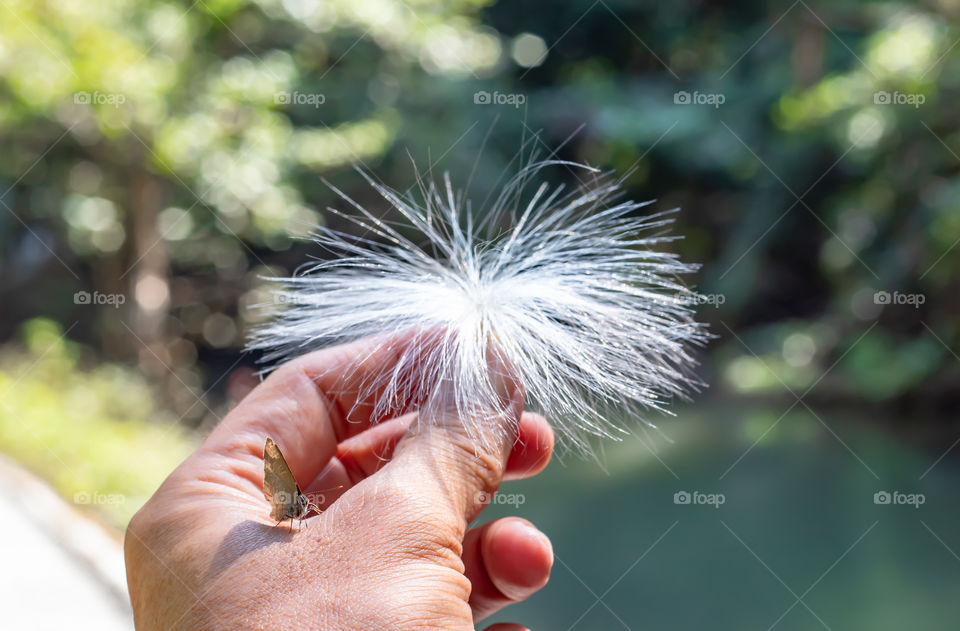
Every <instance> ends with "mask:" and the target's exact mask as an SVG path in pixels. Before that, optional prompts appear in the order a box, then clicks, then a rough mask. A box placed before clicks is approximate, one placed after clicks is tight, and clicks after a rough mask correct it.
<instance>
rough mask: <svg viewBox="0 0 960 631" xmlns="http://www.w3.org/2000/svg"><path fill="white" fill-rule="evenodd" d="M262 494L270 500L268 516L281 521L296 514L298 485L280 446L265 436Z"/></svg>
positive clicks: (297, 509) (297, 510) (298, 496)
mask: <svg viewBox="0 0 960 631" xmlns="http://www.w3.org/2000/svg"><path fill="white" fill-rule="evenodd" d="M263 495H264V497H266V498H267V499H268V500H270V505H271V510H270V517H271V518H273V519H275V520H277V521H282V520H284V519H290V518H291V517H296V516H297V515H298V513H299V512H300V511H299V507H298V501H299V498H300V487H299V486H298V485H297V480H296V478H294V477H293V472H291V471H290V467H289V466H288V465H287V461H286V460H285V459H284V457H283V454H282V453H280V447H278V446H277V443H275V442H273V439H271V438H269V437H268V438H267V442H266V443H265V444H264V445H263Z"/></svg>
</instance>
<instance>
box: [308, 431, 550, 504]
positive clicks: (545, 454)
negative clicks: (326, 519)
mask: <svg viewBox="0 0 960 631" xmlns="http://www.w3.org/2000/svg"><path fill="white" fill-rule="evenodd" d="M415 418H416V415H415V414H407V415H404V416H401V417H400V418H396V419H392V420H390V421H387V422H384V423H379V424H377V425H375V426H373V427H371V428H370V429H368V430H367V431H365V432H363V433H361V434H358V435H356V436H354V437H352V438H349V439H347V440H345V441H344V442H342V443H340V445H339V447H338V448H337V454H336V456H335V457H334V458H333V459H332V460H331V461H330V463H329V464H328V465H327V466H326V467H325V468H324V469H323V471H321V472H320V474H319V475H318V476H317V477H316V478H315V479H314V480H313V481H311V482H309V483H308V484H306V485H305V486H304V492H305V493H307V494H308V495H313V496H319V495H322V496H323V500H324V503H323V504H321V506H324V505H329V504H330V503H331V502H332V501H334V500H335V499H336V498H337V497H339V496H340V495H342V494H343V493H345V492H347V490H349V489H350V488H351V487H352V486H353V485H355V484H357V483H358V482H360V481H361V480H363V479H364V478H366V477H368V476H371V475H373V474H374V473H376V472H377V471H379V470H380V469H381V468H383V466H384V465H385V464H386V463H387V462H388V461H389V460H390V458H392V457H393V452H394V449H395V448H396V445H397V444H398V443H399V442H400V440H401V439H402V438H403V436H404V434H405V433H406V431H407V428H408V427H409V426H410V423H411V422H412V421H413V420H414V419H415ZM553 445H554V438H553V429H552V428H551V427H550V424H549V423H548V422H547V420H546V419H545V418H543V417H542V416H540V415H539V414H533V413H531V412H524V413H523V415H522V416H521V417H520V426H519V430H518V433H517V440H516V442H515V443H514V444H513V448H512V450H511V451H510V456H509V457H508V458H507V465H506V469H505V471H504V479H505V480H519V479H523V478H528V477H531V476H534V475H536V474H538V473H540V472H541V471H543V469H544V468H545V467H546V466H547V464H548V463H549V462H550V457H551V455H552V454H553Z"/></svg>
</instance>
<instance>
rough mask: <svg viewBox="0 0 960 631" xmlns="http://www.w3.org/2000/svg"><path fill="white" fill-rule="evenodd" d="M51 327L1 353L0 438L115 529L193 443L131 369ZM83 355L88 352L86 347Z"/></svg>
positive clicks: (45, 324) (35, 327)
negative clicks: (105, 360)
mask: <svg viewBox="0 0 960 631" xmlns="http://www.w3.org/2000/svg"><path fill="white" fill-rule="evenodd" d="M84 354H85V353H84V349H83V348H82V347H80V346H78V345H77V344H76V343H74V342H69V341H67V340H66V338H65V337H64V331H63V329H62V328H60V326H59V325H57V324H56V323H54V322H52V321H50V320H46V319H42V318H38V319H34V320H30V321H29V322H27V323H26V324H25V325H24V327H23V335H22V344H18V345H10V346H7V347H4V349H3V350H2V352H0V400H2V403H0V444H3V445H4V451H6V452H9V453H10V455H12V456H13V457H14V458H16V459H17V460H19V461H20V462H22V463H23V464H25V465H26V466H27V467H28V468H30V469H32V470H33V471H34V472H36V473H37V474H39V475H41V476H42V477H44V478H46V479H47V480H49V481H50V482H51V483H52V484H53V485H54V486H55V487H56V488H57V490H58V491H60V492H61V493H62V494H63V495H64V497H66V498H68V499H69V498H73V499H74V500H75V502H76V503H77V504H79V505H81V508H87V509H92V510H95V511H97V512H98V513H99V514H100V515H101V516H103V517H104V518H105V519H107V520H108V521H109V522H110V523H111V524H112V525H114V526H117V527H122V526H124V525H125V524H126V522H127V520H129V518H130V517H131V516H132V515H133V513H134V512H135V511H136V510H137V509H139V508H140V506H141V505H143V503H144V502H145V501H146V500H147V498H148V497H150V495H152V494H153V492H154V491H155V490H156V489H157V487H158V486H159V485H160V482H162V481H163V479H164V478H165V477H166V476H167V474H169V473H170V471H172V470H173V468H174V467H175V466H176V465H177V464H179V463H180V462H181V461H182V460H183V459H184V458H185V457H186V456H187V455H188V454H189V453H190V452H191V451H192V450H193V448H194V447H195V446H196V440H195V439H194V438H191V437H190V436H188V435H187V433H186V432H185V431H184V429H183V428H182V427H181V426H180V425H178V424H177V423H176V418H174V417H172V415H170V413H168V412H163V411H162V409H160V407H159V406H158V401H157V397H156V392H155V391H154V389H153V387H152V386H151V385H150V384H149V383H147V381H146V379H144V377H143V376H142V375H140V374H139V373H138V372H136V371H135V370H131V369H130V368H129V367H124V366H120V365H116V364H95V365H93V366H92V367H91V368H90V369H89V370H87V369H86V368H87V366H85V364H86V363H88V362H89V359H90V358H89V357H88V358H87V361H84V358H83V356H84ZM86 354H87V355H89V353H86Z"/></svg>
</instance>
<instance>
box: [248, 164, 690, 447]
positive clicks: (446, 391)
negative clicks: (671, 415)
mask: <svg viewBox="0 0 960 631" xmlns="http://www.w3.org/2000/svg"><path fill="white" fill-rule="evenodd" d="M557 164H562V165H567V166H570V167H574V168H578V169H584V170H585V171H586V172H587V173H589V174H590V176H591V182H590V184H589V185H588V186H585V187H584V188H583V189H581V190H579V191H574V192H571V193H564V191H563V187H562V186H560V187H555V188H550V187H549V186H548V185H547V184H542V185H540V186H539V187H538V188H536V189H535V191H534V192H533V193H532V194H529V195H525V194H524V189H525V188H526V184H527V183H528V181H529V179H530V177H531V176H533V175H536V174H538V173H539V171H540V170H541V169H543V168H544V167H547V166H550V165H557ZM364 177H365V178H366V179H367V181H368V182H369V183H370V184H371V185H372V186H373V188H374V189H376V191H377V192H378V193H379V194H380V195H381V196H382V197H383V198H384V199H385V200H386V201H387V202H389V204H390V205H392V206H393V207H394V208H395V209H396V210H397V211H399V213H400V214H401V215H402V216H403V217H404V218H405V220H406V222H407V223H408V224H409V225H407V226H406V227H400V226H396V227H395V226H393V225H390V224H389V223H387V222H385V221H383V220H381V219H378V218H377V217H375V216H374V215H373V214H372V213H371V212H369V211H368V210H366V209H364V208H362V207H361V206H360V205H359V204H357V203H356V202H354V201H353V200H352V199H350V198H349V197H347V196H346V195H345V194H344V193H342V192H341V191H339V190H337V189H336V188H333V187H331V188H333V190H334V191H336V192H337V193H338V194H339V195H340V196H341V197H342V198H343V199H344V200H346V201H347V202H348V203H350V204H351V205H352V206H353V208H354V209H355V210H356V211H357V214H349V215H348V214H341V213H339V212H337V211H332V212H334V213H337V214H339V215H340V216H342V217H345V218H347V219H350V220H351V221H353V222H354V223H356V224H357V225H359V226H360V227H361V228H363V230H364V231H366V233H367V234H366V235H365V236H364V237H352V236H349V235H346V234H343V233H339V232H336V231H333V230H330V229H326V228H324V229H321V230H320V231H319V232H318V233H317V234H315V235H314V237H315V239H316V242H317V243H318V244H319V245H321V246H323V247H325V248H327V249H330V250H332V251H333V252H335V253H336V254H337V255H338V256H337V258H333V259H331V260H324V261H321V262H318V263H315V264H312V265H310V266H309V267H307V268H306V269H304V270H301V271H300V272H299V273H298V274H296V275H295V276H294V277H293V278H288V279H279V280H282V282H283V284H284V288H283V289H281V290H279V291H280V294H279V295H278V302H282V303H286V304H287V305H288V306H289V308H287V309H286V310H285V311H283V312H282V313H280V314H279V315H278V316H276V317H275V318H274V319H273V320H272V321H271V322H269V323H268V324H266V325H265V326H263V327H262V328H260V329H259V330H257V331H256V332H255V335H254V339H253V341H252V343H251V347H252V348H256V349H262V350H264V349H265V350H266V351H267V353H266V355H265V360H266V361H277V360H284V359H289V358H292V357H294V356H297V355H300V354H302V353H304V352H307V351H310V350H315V349H317V348H322V347H326V346H332V345H336V344H342V343H346V342H351V341H355V340H358V339H361V338H367V337H372V336H375V337H378V339H381V340H383V344H391V343H394V344H402V347H398V353H397V354H398V357H399V359H398V362H397V364H396V366H395V367H394V368H393V369H392V370H390V371H388V372H386V373H385V374H381V375H378V376H376V377H375V378H372V379H371V380H370V382H369V383H365V384H364V385H363V387H362V392H361V393H360V397H359V399H360V400H361V401H365V402H366V403H372V404H374V406H375V408H374V409H375V413H374V416H375V417H379V418H382V417H383V416H384V415H385V414H387V412H388V411H390V410H395V409H397V407H398V406H401V405H403V404H404V403H407V404H409V405H410V407H411V409H419V410H420V415H419V419H420V420H419V422H432V421H434V420H435V419H436V417H437V414H438V413H437V412H436V410H437V409H438V407H439V406H443V407H444V408H445V409H446V410H447V413H449V412H450V409H449V408H450V406H451V405H453V406H455V408H456V412H457V413H458V414H459V417H460V418H461V419H462V422H463V423H464V425H465V427H466V429H467V430H468V431H469V432H470V435H471V436H474V437H476V438H478V439H479V440H484V437H485V436H489V435H490V424H494V425H498V426H499V425H502V421H498V420H497V417H499V413H500V412H502V405H503V403H502V401H501V399H500V398H499V397H498V395H497V392H496V389H495V386H494V382H495V381H496V376H493V377H494V378H493V379H491V374H490V370H491V368H490V367H491V366H492V365H499V366H505V367H507V368H508V370H509V371H510V372H511V374H512V375H513V376H514V377H515V378H516V380H517V381H519V383H521V384H522V386H523V389H524V392H525V396H526V409H531V410H534V411H537V412H540V413H542V414H544V415H545V416H546V417H547V419H548V420H550V421H551V423H552V424H553V425H554V427H555V428H556V429H557V434H558V437H559V439H560V441H561V444H566V445H567V446H574V447H578V448H580V449H583V450H589V449H590V445H589V439H590V437H592V436H596V437H618V436H622V435H623V434H625V433H626V432H625V430H624V429H623V428H622V427H621V426H620V424H621V423H622V419H624V418H626V417H627V416H628V415H630V414H635V415H637V416H639V415H640V414H641V413H642V412H643V410H650V409H657V410H663V409H664V406H665V405H666V403H667V402H668V400H669V399H670V398H672V397H673V396H676V395H680V396H682V395H683V394H684V392H685V391H686V390H687V389H688V388H689V387H690V386H695V385H696V382H695V381H694V380H693V379H692V377H691V371H690V368H691V366H692V365H693V363H694V362H693V360H692V358H691V355H690V346H691V344H697V343H700V342H702V341H703V340H704V338H705V332H704V329H703V327H702V325H700V324H698V323H696V322H695V321H694V319H693V313H692V311H691V309H690V308H689V306H688V305H690V304H695V302H696V300H695V295H694V294H693V293H692V292H690V291H689V290H688V289H686V287H685V286H684V285H683V284H682V283H681V282H680V281H679V280H678V279H677V276H678V275H681V274H686V273H689V272H691V271H693V270H694V269H695V267H694V266H691V265H687V264H684V263H681V262H680V261H678V260H677V258H676V255H674V254H671V253H668V252H663V251H659V250H656V249H652V248H653V247H654V246H657V245H660V244H662V243H664V242H666V241H669V240H672V239H673V237H669V236H664V234H662V231H661V229H662V228H663V227H664V226H666V225H668V224H669V223H671V221H672V219H670V217H669V216H668V214H669V213H659V214H653V215H647V216H642V215H639V214H638V213H637V211H638V209H640V208H642V207H643V206H646V205H647V204H645V203H635V202H631V201H621V199H620V198H621V190H620V186H619V182H618V181H616V180H615V179H613V178H612V177H611V176H609V175H602V174H599V172H598V171H597V170H595V169H592V168H590V167H586V166H583V165H579V164H574V163H568V162H561V161H556V160H554V161H545V162H537V163H534V164H530V165H529V166H527V167H526V168H524V169H522V170H521V172H520V173H518V174H517V176H515V177H514V178H513V180H511V182H510V183H508V184H507V186H505V187H504V189H503V190H502V191H501V193H500V195H499V197H498V199H497V200H496V201H495V202H494V203H493V205H492V207H491V208H490V209H489V210H488V211H487V212H486V213H485V216H484V218H483V219H482V220H480V221H478V222H476V223H475V222H474V217H473V213H472V212H471V209H470V206H469V203H466V204H465V203H464V200H463V198H462V197H460V196H458V195H456V194H455V193H454V190H453V187H452V186H451V184H450V179H449V175H445V176H444V183H443V186H442V188H441V187H439V186H437V185H435V184H434V183H433V182H429V183H426V184H425V183H423V182H419V183H420V187H419V196H417V197H414V196H413V195H401V194H399V193H397V192H395V191H393V190H391V189H388V188H386V187H384V186H381V185H379V184H377V183H375V182H374V181H373V180H371V179H370V178H369V177H368V176H366V175H364ZM418 181H419V180H418ZM413 235H415V236H413ZM369 237H372V238H369ZM397 334H400V335H399V337H403V338H404V339H405V341H404V342H402V343H401V342H398V341H397V340H398V335H397ZM491 354H492V355H491ZM491 358H493V359H494V361H491ZM375 393H376V394H375ZM372 397H376V400H375V401H371V400H370V399H371V398H372ZM614 412H615V414H613V413H614ZM648 424H649V423H648ZM513 430H515V428H510V427H499V429H498V428H494V431H499V432H506V431H513Z"/></svg>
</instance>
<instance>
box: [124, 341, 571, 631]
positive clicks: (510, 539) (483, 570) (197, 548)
mask: <svg viewBox="0 0 960 631" xmlns="http://www.w3.org/2000/svg"><path fill="white" fill-rule="evenodd" d="M396 353H397V350H396V349H387V348H386V347H384V348H382V349H377V348H374V347H373V346H372V345H371V342H363V341H361V342H357V343H354V344H350V345H345V346H340V347H336V348H331V349H328V350H323V351H318V352H315V353H311V354H310V355H306V356H304V357H301V358H299V359H297V360H294V361H292V362H289V363H287V364H285V365H284V366H282V367H280V368H279V369H278V370H277V371H276V372H274V373H273V374H272V375H271V376H270V377H269V378H268V379H266V380H265V381H264V382H263V383H262V384H260V385H259V386H258V387H257V388H255V389H254V390H253V391H252V392H251V393H250V394H249V395H248V396H247V397H246V398H245V399H244V400H243V401H242V402H241V403H240V404H239V405H238V406H237V407H236V408H235V409H233V410H232V411H231V412H230V414H228V415H227V417H226V418H224V420H223V421H222V422H221V423H220V424H219V425H218V427H217V428H216V429H215V430H214V431H213V432H212V433H211V435H210V436H209V437H208V438H207V440H206V441H205V442H204V443H203V445H201V447H200V448H199V449H198V450H197V451H196V452H195V453H194V454H192V455H191V456H190V457H189V458H188V459H187V460H186V461H184V462H183V463H182V464H181V465H180V466H179V467H178V468H177V469H176V470H175V471H174V472H173V473H172V474H171V475H170V477H169V478H167V480H166V481H165V482H164V483H163V485H162V486H161V487H160V489H159V490H158V491H157V492H156V493H155V494H154V496H153V497H152V498H151V499H150V500H149V501H148V502H147V504H146V505H145V506H144V507H143V508H142V509H141V510H140V512H138V513H137V514H136V515H135V516H134V518H133V519H132V520H131V522H130V526H129V527H128V529H127V535H126V539H125V542H124V546H125V553H126V564H127V580H128V583H129V587H130V596H131V600H132V603H133V609H134V617H135V621H136V624H137V628H138V629H141V630H145V629H151V630H152V629H248V628H249V629H254V628H256V629H262V628H270V629H278V628H284V629H291V628H296V629H445V630H446V629H473V628H474V623H475V622H477V621H479V620H482V619H483V618H484V617H486V616H488V615H490V614H492V613H494V612H496V611H497V610H499V609H501V608H503V607H505V606H506V605H508V604H510V603H513V602H518V601H522V600H524V599H526V598H528V597H529V596H530V595H531V594H533V593H534V592H536V591H537V590H538V589H540V588H541V587H543V585H545V584H546V582H547V579H548V578H549V574H550V568H551V566H552V563H553V551H552V548H551V545H550V541H549V539H547V537H546V536H545V535H544V534H543V533H541V532H539V531H538V530H536V529H535V528H534V527H533V526H532V525H531V524H529V523H528V522H526V521H524V520H521V519H518V518H505V519H500V520H497V521H494V522H491V523H488V524H484V525H483V526H479V527H475V528H469V529H468V524H469V523H470V521H472V520H473V519H474V518H475V517H476V516H477V515H478V514H479V513H480V511H481V510H482V509H483V507H484V503H483V500H484V498H489V497H490V495H491V494H492V493H493V492H494V491H495V490H496V488H497V487H498V486H499V484H500V481H501V480H502V479H516V478H523V477H528V476H531V475H535V474H536V473H538V472H540V471H541V470H542V469H543V468H544V467H545V466H546V464H547V462H548V461H549V459H550V455H551V453H552V449H553V434H552V431H551V429H550V427H549V425H548V424H547V422H546V421H545V420H544V419H543V418H542V417H539V416H536V415H533V414H521V407H522V401H521V400H520V399H521V397H520V396H519V395H516V394H515V395H513V396H510V395H508V398H509V399H510V400H511V402H512V403H511V410H512V411H511V412H510V413H511V414H513V415H515V417H517V416H519V430H518V435H517V436H516V437H515V438H516V440H513V439H510V440H506V441H505V440H503V439H501V440H500V443H502V444H500V445H499V446H498V447H495V448H493V449H492V450H490V451H481V452H479V453H478V452H477V449H478V446H477V443H476V442H475V441H473V440H471V439H470V438H469V437H468V436H467V434H466V433H465V431H464V430H463V428H462V426H461V424H460V423H459V421H458V419H449V421H450V422H449V423H442V424H440V425H429V426H427V424H424V426H423V427H422V428H420V429H419V431H417V432H408V431H407V430H408V426H409V425H410V423H411V421H412V420H413V419H414V417H415V414H414V413H410V412H409V411H408V410H404V409H398V410H396V411H395V412H396V418H393V419H392V420H389V421H386V422H383V423H379V424H376V425H371V423H370V421H371V419H370V415H371V413H372V410H373V407H372V405H371V404H369V403H368V402H358V401H357V391H358V388H359V384H360V383H362V382H363V380H364V378H365V377H367V376H369V375H371V374H379V372H380V371H385V370H389V369H390V368H391V367H392V365H393V364H394V363H395V359H396ZM507 389H512V388H507ZM514 420H516V418H514ZM267 436H270V437H272V438H273V439H274V440H276V442H277V443H278V444H279V445H280V447H281V449H282V450H283V454H284V456H285V457H286V460H287V462H288V464H289V465H290V468H291V470H292V471H293V474H294V476H295V477H296V479H297V480H298V482H300V483H301V487H302V488H303V491H304V493H305V494H306V495H308V497H316V496H317V495H318V494H320V493H323V497H324V499H325V502H324V503H323V507H325V510H323V512H321V513H320V514H319V515H316V516H314V517H311V518H308V519H307V520H306V522H304V525H305V526H306V527H305V528H299V529H291V528H288V527H287V526H285V525H280V526H275V524H274V522H273V521H272V520H271V519H270V517H269V510H270V506H269V503H268V502H267V501H266V500H265V499H264V497H263V489H262V483H263V458H262V453H263V451H262V450H263V443H264V439H265V437H267ZM304 482H306V484H303V483H304ZM489 629H491V630H492V629H496V630H497V631H507V630H515V629H522V627H520V626H519V625H505V624H498V625H494V626H493V627H490V628H489Z"/></svg>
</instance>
